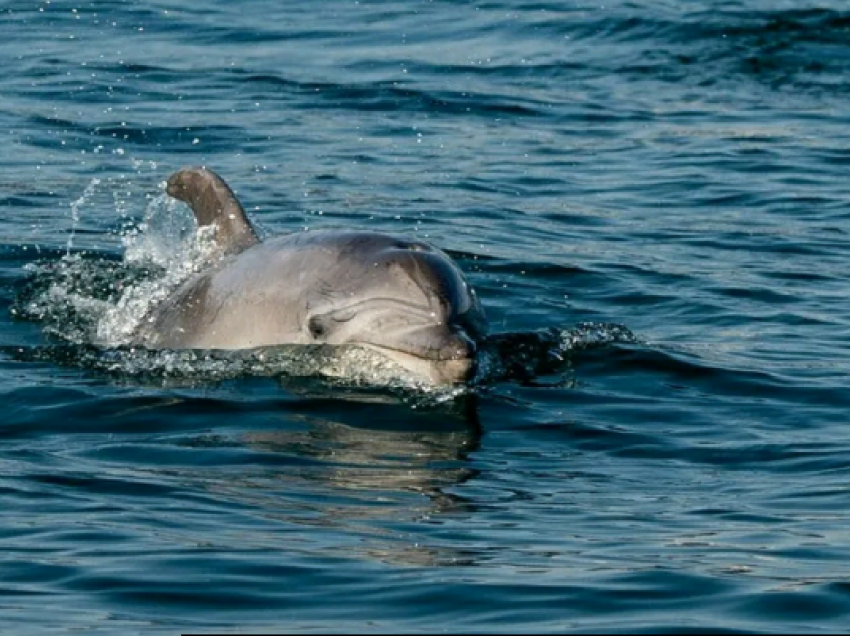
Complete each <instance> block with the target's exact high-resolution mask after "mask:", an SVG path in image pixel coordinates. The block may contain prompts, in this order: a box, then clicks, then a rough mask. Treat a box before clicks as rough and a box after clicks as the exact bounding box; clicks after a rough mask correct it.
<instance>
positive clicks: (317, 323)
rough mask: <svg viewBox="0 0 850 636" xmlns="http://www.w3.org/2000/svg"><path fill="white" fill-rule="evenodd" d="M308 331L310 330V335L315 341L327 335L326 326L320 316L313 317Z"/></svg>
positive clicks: (308, 324)
mask: <svg viewBox="0 0 850 636" xmlns="http://www.w3.org/2000/svg"><path fill="white" fill-rule="evenodd" d="M307 329H309V330H310V335H311V336H313V338H314V339H315V340H318V339H319V338H321V337H322V336H324V335H325V325H324V323H322V321H321V319H320V318H319V317H318V316H313V317H312V318H310V320H308V321H307Z"/></svg>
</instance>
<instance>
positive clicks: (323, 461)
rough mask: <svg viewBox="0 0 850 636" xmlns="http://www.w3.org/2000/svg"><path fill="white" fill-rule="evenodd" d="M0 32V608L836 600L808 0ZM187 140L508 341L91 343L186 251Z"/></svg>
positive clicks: (803, 609)
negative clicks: (423, 369)
mask: <svg viewBox="0 0 850 636" xmlns="http://www.w3.org/2000/svg"><path fill="white" fill-rule="evenodd" d="M0 28H2V34H3V36H4V37H3V38H2V39H0V61H2V66H3V69H4V72H3V73H2V77H0V96H2V99H0V134H2V136H3V138H4V140H5V146H4V147H5V152H3V153H2V155H1V156H0V170H2V172H0V175H2V176H0V205H2V214H0V277H2V286H0V303H1V304H2V307H0V320H1V321H2V329H0V351H2V356H0V366H2V374H0V396H2V397H0V400H2V402H0V403H2V405H3V413H2V416H0V422H2V423H0V435H2V437H0V458H2V463H0V469H2V474H0V492H2V497H3V499H2V501H3V506H4V509H5V511H4V514H3V516H2V520H0V561H1V562H0V572H2V576H0V581H2V583H0V589H2V598H3V601H2V604H0V606H2V607H0V623H2V624H3V626H4V628H5V629H6V631H13V630H14V631H15V632H16V633H22V634H26V633H32V634H44V633H51V632H65V631H68V630H71V629H75V630H77V629H86V630H87V631H89V632H92V633H118V632H120V633H139V634H153V633H178V632H181V631H183V632H186V631H194V632H198V631H204V630H206V631H215V630H224V631H237V630H242V631H263V630H265V631H273V630H280V631H328V630H330V631H341V630H356V631H369V632H395V631H397V630H402V631H412V632H434V631H444V630H451V631H481V632H484V631H498V632H520V631H533V632H572V631H652V632H659V631H673V630H676V631H680V630H687V631H700V630H712V631H719V630H723V631H759V632H777V631H790V630H794V631H806V632H812V631H826V632H833V631H837V630H845V629H846V625H847V620H848V618H850V569H848V566H847V563H848V559H850V548H848V545H850V541H848V538H850V533H848V530H847V528H848V522H850V513H848V510H850V459H848V458H850V428H848V425H847V412H848V406H850V399H848V397H847V392H846V387H847V385H848V378H850V362H848V360H850V346H848V342H850V309H848V306H850V305H848V303H847V301H846V299H847V297H848V296H850V284H848V282H847V280H848V275H847V273H848V265H847V264H848V263H850V240H848V236H847V234H848V228H849V227H850V226H848V215H850V187H848V180H847V174H848V169H850V133H848V131H850V126H848V124H850V93H848V88H847V87H848V86H850V13H848V10H847V6H846V4H845V3H843V2H839V1H838V0H821V1H818V2H814V1H809V2H790V1H782V0H742V1H732V0H729V1H725V2H723V1H716V2H710V1H708V0H689V1H688V2H673V1H666V0H665V1H660V2H642V1H640V2H625V1H623V0H614V1H613V2H606V3H604V4H590V3H572V2H569V3H567V2H564V3H556V2H531V1H524V0H513V1H508V0H504V1H498V0H497V1H492V2H482V3H477V4H476V3H460V2H447V1H443V2H436V1H435V2H425V1H414V2H391V1H377V0H375V1H360V2H355V1H345V2H343V1H342V0H329V1H327V2H322V3H304V2H270V1H268V0H245V1H241V2H225V1H224V0H199V1H197V2H193V3H189V4H187V3H177V2H171V1H165V0H150V1H148V2H137V3H131V2H124V1H121V0H113V1H110V2H90V3H77V2H64V1H62V2H60V1H53V2H46V1H45V2H42V3H34V2H23V1H16V0H11V1H10V2H6V3H5V4H4V5H3V7H2V8H0ZM185 164H206V165H209V166H210V167H213V168H215V169H216V170H217V171H219V172H220V173H221V174H222V175H224V176H225V178H227V179H228V181H230V183H231V184H232V185H233V187H234V188H235V189H236V190H237V191H238V194H239V196H240V197H241V198H242V200H243V202H244V203H245V205H246V209H247V210H248V212H249V214H250V215H251V216H252V218H253V219H254V220H255V221H256V222H257V224H258V225H259V226H260V227H261V228H262V230H263V232H265V233H266V234H267V235H277V234H282V233H286V232H295V231H304V230H305V229H309V230H313V229H322V228H331V227H356V228H361V229H370V230H378V231H388V232H394V233H399V234H403V235H409V236H414V237H416V238H420V239H424V240H428V241H430V242H432V243H434V244H436V245H438V246H440V247H442V248H444V249H447V250H449V251H450V252H451V253H452V254H453V255H454V256H455V257H456V258H457V260H458V262H459V263H460V265H461V267H462V268H463V269H464V270H465V271H466V272H467V273H468V276H469V279H470V281H471V282H472V284H473V285H474V286H475V287H476V289H477V290H478V292H479V295H480V296H481V298H482V301H483V304H484V305H485V307H486V310H487V313H488V315H489V317H490V321H491V324H492V327H493V330H494V331H499V332H516V333H521V334H526V336H527V337H528V338H531V340H530V341H529V342H530V346H531V348H530V350H514V351H511V352H509V354H510V356H514V358H513V359H514V360H515V361H517V367H518V368H519V369H520V370H524V371H529V372H528V373H514V374H512V375H511V374H508V375H509V376H510V377H502V378H498V377H494V378H492V379H491V380H490V381H487V382H483V383H482V384H481V385H480V386H478V387H475V388H473V389H472V390H470V391H466V392H460V393H453V394H451V395H448V396H442V397H441V398H440V399H434V400H423V399H422V397H421V396H418V397H417V395H416V393H415V392H411V391H406V390H404V389H403V388H401V389H400V388H398V387H390V388H370V387H368V386H349V385H346V384H344V383H338V382H334V381H328V380H323V379H321V378H315V377H312V375H311V373H310V372H309V369H307V371H306V372H304V373H301V374H294V375H293V376H292V377H289V378H287V379H285V380H283V381H281V379H280V378H278V377H274V374H271V373H267V371H269V366H268V364H267V361H262V360H261V361H256V360H254V361H250V360H249V361H247V362H246V361H244V360H243V361H234V360H209V359H199V358H197V357H195V358H193V357H192V355H191V354H188V353H184V354H179V353H175V354H173V355H174V358H173V359H171V360H163V359H162V358H154V359H149V358H146V357H144V356H142V355H134V354H130V353H128V352H127V351H126V350H125V349H123V348H121V347H116V348H109V347H108V348H106V349H103V348H100V347H97V346H94V345H93V344H92V343H93V341H94V336H96V335H97V333H96V331H97V326H98V325H99V324H100V325H102V324H103V323H102V318H103V316H105V315H109V316H112V317H113V318H115V320H113V322H111V323H109V324H110V325H111V326H112V327H120V326H121V325H126V324H127V322H126V321H127V320H129V319H130V318H132V316H133V315H136V314H135V313H134V312H135V309H132V308H131V309H126V308H125V309H126V310H125V312H124V313H123V314H122V313H121V312H120V311H119V310H118V309H117V303H119V299H120V298H126V295H125V293H126V292H127V289H128V288H129V289H142V287H140V286H144V285H145V284H147V283H150V284H151V285H154V283H155V282H156V281H157V280H161V279H160V278H157V277H161V276H162V275H163V272H166V273H167V272H169V271H173V268H174V267H177V266H178V265H179V264H180V263H183V264H185V263H187V262H188V261H189V260H191V259H188V260H187V259H185V258H179V259H177V261H175V260H174V258H175V253H177V254H178V255H179V256H185V254H181V253H180V252H179V250H178V251H177V252H175V249H176V247H175V246H177V247H179V246H180V245H184V243H181V241H184V240H186V236H187V232H188V230H187V229H186V227H185V217H183V216H181V215H182V214H185V210H182V209H181V208H180V207H179V206H170V205H169V204H167V203H165V200H164V198H163V197H162V182H163V180H164V179H165V178H166V177H167V175H168V174H170V172H172V171H173V170H175V169H177V168H179V167H181V166H183V165H185ZM143 222H144V223H145V224H147V225H142V226H141V227H140V224H142V223H143ZM150 223H153V225H154V226H155V227H153V228H151V227H149V224H150ZM139 229H141V230H142V232H141V234H139V233H138V230H139ZM151 237H156V239H157V240H156V241H153V242H150V240H149V239H150V238H151ZM145 241H148V242H145ZM127 250H129V255H130V257H132V256H133V255H134V254H135V255H136V256H140V258H141V257H143V258H141V260H136V261H132V258H130V261H124V260H122V259H123V258H124V257H123V254H124V253H125V252H127ZM134 250H135V251H134ZM69 255H70V256H69ZM145 259H147V261H145ZM169 259H171V260H169ZM146 268H147V269H146ZM51 285H52V286H53V296H50V295H49V294H48V295H47V296H44V295H43V294H42V295H40V296H39V295H36V296H33V295H32V293H33V290H34V289H35V290H36V291H38V290H40V291H41V292H44V291H45V290H49V289H50V288H51ZM145 289H146V290H147V292H148V293H149V294H152V293H155V289H153V288H151V287H148V288H145ZM27 294H30V295H29V296H28V295H27ZM147 298H149V295H148V296H145V295H144V294H141V295H139V296H137V297H135V300H137V301H139V302H144V301H145V299H147ZM24 299H29V300H33V299H35V300H37V301H38V303H36V305H35V306H34V312H33V313H30V314H29V315H28V317H29V318H31V319H30V320H23V319H22V318H23V317H24V316H22V315H21V314H20V313H18V314H17V315H15V312H13V309H20V307H21V303H22V302H23V300H24ZM39 303H40V304H39ZM39 312H40V313H39ZM109 312H112V313H109ZM25 313H26V312H25ZM122 320H123V321H124V322H122ZM600 325H601V326H602V327H601V328H600V327H599V326H600ZM617 325H620V326H622V327H617ZM620 328H622V331H620V332H617V329H620ZM92 329H94V332H93V331H92ZM612 330H613V331H612ZM626 330H628V331H630V332H631V333H634V334H635V336H636V337H635V338H634V339H631V338H628V337H613V338H606V336H610V335H611V334H612V333H613V334H615V335H616V333H623V334H625V333H627V331H626ZM119 332H120V329H119ZM116 333H118V332H115V331H111V332H109V333H108V334H107V335H108V336H110V337H116V338H118V337H119V336H120V333H118V335H116ZM93 334H94V336H93ZM101 335H103V334H101ZM534 338H539V339H543V340H545V342H544V343H543V344H544V346H542V348H537V349H535V346H536V345H534V342H535V341H534ZM546 338H549V339H550V340H546ZM558 338H560V340H558ZM556 341H557V342H556ZM537 342H538V344H539V342H540V340H538V341H537ZM594 344H595V345H602V346H588V345H594ZM553 347H555V349H556V350H557V352H559V353H560V354H563V355H564V360H563V364H559V365H555V367H553V368H545V369H544V368H543V367H541V366H540V365H538V364H537V362H540V360H542V359H544V358H545V354H546V353H548V352H551V350H552V348H553ZM529 351H530V353H529ZM314 353H316V355H317V356H319V357H321V356H320V354H321V352H314ZM524 355H525V356H526V358H525V361H526V362H527V361H528V360H531V363H530V364H525V363H524V362H523V356H524ZM540 356H543V358H541V357H540ZM290 362H291V361H290ZM543 366H545V365H543Z"/></svg>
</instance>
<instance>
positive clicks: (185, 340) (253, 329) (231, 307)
mask: <svg viewBox="0 0 850 636" xmlns="http://www.w3.org/2000/svg"><path fill="white" fill-rule="evenodd" d="M167 192H168V194H169V195H171V196H172V197H175V198H177V199H180V200H181V201H185V202H186V203H187V204H188V205H189V206H190V207H191V208H192V211H193V212H194V214H195V219H196V221H197V223H198V225H199V226H212V228H213V230H212V231H213V235H214V240H215V245H216V248H217V249H218V250H219V252H220V255H221V258H219V259H218V260H217V261H216V262H215V264H213V265H211V266H210V268H209V269H207V270H204V271H201V272H200V273H198V274H195V275H193V276H192V277H191V278H189V279H188V280H187V281H185V282H184V283H183V284H182V285H181V286H179V287H178V288H177V289H176V290H175V291H174V292H173V293H172V294H171V295H170V296H169V297H168V298H166V299H165V300H164V301H163V302H162V303H160V304H159V305H158V306H156V307H155V308H154V309H153V310H152V311H151V313H149V314H148V315H147V316H146V317H145V318H144V319H143V320H142V323H141V327H140V328H139V330H138V331H137V333H136V335H135V338H134V343H135V344H138V345H142V346H145V347H149V348H153V349H253V348H255V347H266V346H273V345H283V344H330V345H343V344H351V345H360V346H362V347H366V348H368V349H371V350H374V351H377V352H379V353H380V354H382V355H383V356H385V357H386V358H389V359H390V360H391V361H393V362H395V363H396V364H399V365H400V366H402V367H403V368H404V369H406V370H408V371H410V372H412V373H413V374H415V375H416V376H417V377H420V378H423V379H425V380H426V381H428V382H430V383H435V384H456V383H462V382H466V381H468V380H469V379H470V378H471V376H472V374H473V373H474V369H475V353H476V342H477V341H479V340H480V339H481V338H482V337H483V336H484V335H485V333H486V329H487V322H486V319H485V317H484V312H483V311H482V309H481V305H480V304H479V302H478V299H477V298H476V296H475V292H474V291H473V290H472V288H471V287H470V286H469V284H468V283H467V281H466V279H465V278H464V276H463V274H462V273H461V271H460V269H459V268H458V267H457V265H456V264H455V263H454V262H453V261H452V260H451V258H449V256H448V255H446V254H445V253H444V252H442V251H440V250H438V249H436V248H434V247H432V246H430V245H428V244H426V243H422V242H420V241H412V240H406V239H401V238H397V237H394V236H390V235H387V234H379V233H374V232H362V231H345V230H342V231H311V232H299V233H297V234H290V235H287V236H281V237H277V238H273V239H270V240H267V241H263V242H261V241H260V240H259V238H258V236H257V233H256V232H255V231H254V228H253V227H252V226H251V223H250V221H249V220H248V218H247V217H246V216H245V212H244V210H243V209H242V206H241V205H240V203H239V201H238V199H237V198H236V196H235V195H234V194H233V191H232V190H231V189H230V188H229V187H228V186H227V184H226V183H225V182H224V180H223V179H222V178H221V177H219V176H218V175H217V174H215V173H214V172H213V171H211V170H209V169H207V168H202V167H191V168H184V169H182V170H179V171H178V172H176V173H174V174H173V175H172V176H171V177H170V178H169V179H168V185H167Z"/></svg>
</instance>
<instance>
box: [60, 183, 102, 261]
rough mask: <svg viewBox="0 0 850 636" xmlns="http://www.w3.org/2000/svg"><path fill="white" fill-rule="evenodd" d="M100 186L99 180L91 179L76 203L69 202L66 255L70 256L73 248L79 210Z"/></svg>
mask: <svg viewBox="0 0 850 636" xmlns="http://www.w3.org/2000/svg"><path fill="white" fill-rule="evenodd" d="M99 185H100V179H98V178H97V177H94V178H92V180H91V181H90V182H89V184H88V185H87V186H86V189H85V190H83V193H82V195H80V198H79V199H77V200H76V201H72V202H71V231H70V233H69V234H68V245H67V250H66V255H67V256H70V255H71V250H72V249H73V248H74V236H75V235H76V232H77V227H78V226H79V225H80V208H81V207H82V206H83V205H85V204H86V203H87V202H88V201H89V200H90V199H91V198H92V197H93V196H94V193H95V189H96V188H97V186H99Z"/></svg>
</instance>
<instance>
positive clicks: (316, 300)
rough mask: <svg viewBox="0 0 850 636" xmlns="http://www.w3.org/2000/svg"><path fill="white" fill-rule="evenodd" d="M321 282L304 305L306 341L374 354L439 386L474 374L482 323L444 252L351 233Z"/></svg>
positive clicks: (462, 280) (471, 294) (470, 292)
mask: <svg viewBox="0 0 850 636" xmlns="http://www.w3.org/2000/svg"><path fill="white" fill-rule="evenodd" d="M364 242H372V243H373V244H372V245H369V246H364V245H363V243H364ZM364 248H365V249H364ZM364 254H368V255H369V256H368V258H364V256H363V255H364ZM323 283H324V284H320V285H318V286H317V287H316V289H315V291H314V293H312V294H311V295H310V297H309V298H308V300H307V306H306V311H305V313H306V315H305V319H304V322H303V324H304V329H305V331H306V333H307V338H308V340H309V341H310V342H314V343H327V344H332V345H341V344H352V345H359V346H363V347H366V348H369V349H372V350H376V351H378V352H379V353H381V354H382V355H383V356H385V357H386V358H389V359H390V360H391V361H393V362H395V363H396V364H399V365H400V366H402V367H404V368H405V369H407V370H409V371H411V372H413V373H414V374H416V375H418V376H424V377H426V378H427V379H428V380H429V381H430V382H434V383H438V384H455V383H461V382H466V381H468V380H469V379H471V377H472V376H473V374H474V371H475V362H476V341H477V340H478V339H480V337H481V336H482V335H483V334H484V332H485V331H486V326H487V325H486V319H485V317H484V313H483V311H482V309H481V306H480V304H479V302H478V299H477V298H476V296H475V292H474V291H473V290H472V288H471V287H470V285H469V284H468V283H467V281H466V279H465V278H464V276H463V274H462V273H461V272H460V270H459V269H458V267H457V266H456V265H455V264H454V262H453V261H452V260H451V259H450V258H449V257H448V256H447V255H446V254H445V253H443V252H441V251H440V250H438V249H436V248H433V247H431V246H430V245H427V244H425V243H419V242H414V241H404V240H397V239H388V237H384V236H380V235H377V236H376V235H363V236H360V237H357V236H355V238H354V239H353V240H351V241H350V243H349V244H347V245H346V246H345V247H344V248H343V249H341V250H340V252H339V253H338V254H337V255H336V258H335V261H334V266H333V267H332V268H329V271H327V272H324V273H323Z"/></svg>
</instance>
